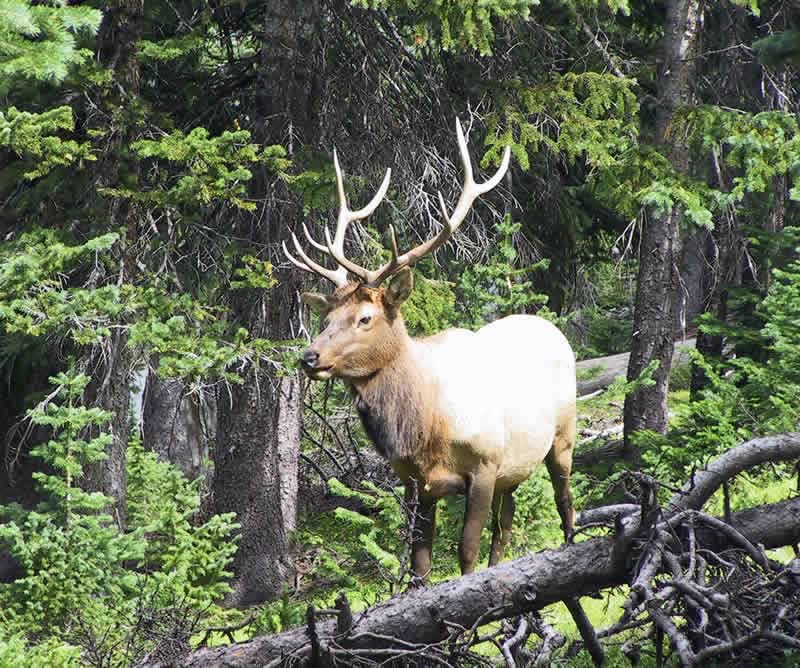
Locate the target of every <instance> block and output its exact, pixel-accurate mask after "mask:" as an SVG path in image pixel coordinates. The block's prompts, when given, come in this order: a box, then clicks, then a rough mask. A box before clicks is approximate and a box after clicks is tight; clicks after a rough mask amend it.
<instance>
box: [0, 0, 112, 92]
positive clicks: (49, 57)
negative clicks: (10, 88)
mask: <svg viewBox="0 0 800 668" xmlns="http://www.w3.org/2000/svg"><path fill="white" fill-rule="evenodd" d="M101 17H102V14H101V13H100V11H99V10H97V9H94V8H92V7H86V6H71V5H68V4H67V2H66V1H65V0H50V1H47V2H41V3H40V2H37V3H34V2H32V1H31V0H3V3H2V4H1V5H0V80H2V81H3V82H4V83H3V84H0V89H2V88H4V87H5V84H7V83H8V82H9V80H10V79H11V78H12V77H28V78H34V79H44V80H51V81H60V80H62V79H64V78H65V77H66V76H67V73H68V71H69V68H70V67H71V66H73V65H77V64H79V63H82V62H83V61H84V60H86V58H88V57H89V56H91V51H90V50H88V49H81V48H79V46H78V44H77V42H76V39H75V34H76V33H80V32H86V33H88V34H94V33H96V32H97V29H98V28H99V27H100V19H101Z"/></svg>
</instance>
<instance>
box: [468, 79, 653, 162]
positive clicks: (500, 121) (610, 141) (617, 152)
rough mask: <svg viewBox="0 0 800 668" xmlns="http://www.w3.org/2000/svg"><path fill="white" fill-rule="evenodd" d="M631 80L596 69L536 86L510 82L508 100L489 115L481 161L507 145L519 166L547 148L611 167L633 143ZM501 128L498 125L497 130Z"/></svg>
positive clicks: (635, 112)
mask: <svg viewBox="0 0 800 668" xmlns="http://www.w3.org/2000/svg"><path fill="white" fill-rule="evenodd" d="M633 85H634V81H633V80H631V79H620V78H619V77H616V76H613V75H611V74H598V73H596V72H584V73H580V74H577V73H572V72H570V73H567V74H564V75H561V76H558V77H554V78H553V79H552V80H550V81H548V82H546V83H542V84H540V85H537V86H522V85H519V84H514V85H513V86H512V87H511V88H510V89H509V91H508V93H507V94H508V96H509V98H510V100H509V104H508V105H507V106H506V107H505V108H504V109H503V110H502V112H501V113H499V114H495V115H492V116H490V117H489V119H488V121H489V133H488V134H487V138H486V143H487V145H488V147H489V150H488V151H487V153H486V155H485V156H484V158H483V164H484V165H486V164H489V163H491V162H494V161H497V160H498V159H499V156H500V154H501V153H502V150H503V149H504V148H505V146H511V150H512V153H513V154H514V157H516V158H517V160H518V161H519V163H520V165H521V166H522V168H523V169H528V168H529V166H530V157H529V156H530V154H533V153H536V152H539V151H541V150H542V149H546V150H548V151H550V152H551V153H555V154H557V155H563V156H564V158H565V159H566V160H567V161H568V162H571V163H574V162H576V161H578V160H581V161H585V162H586V164H587V166H588V167H589V168H590V169H605V168H608V167H610V166H613V165H616V164H617V163H618V161H619V160H620V158H621V157H622V156H623V155H624V154H625V153H627V152H628V151H629V150H630V149H631V148H632V147H634V146H636V144H637V141H638V133H639V124H638V112H639V102H638V100H637V97H636V95H635V94H634V92H633ZM501 128H502V129H501Z"/></svg>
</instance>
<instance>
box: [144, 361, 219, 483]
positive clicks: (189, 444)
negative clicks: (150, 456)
mask: <svg viewBox="0 0 800 668" xmlns="http://www.w3.org/2000/svg"><path fill="white" fill-rule="evenodd" d="M143 403H144V405H143V407H142V438H143V441H144V447H145V449H147V450H152V451H153V452H155V453H156V454H157V455H158V457H159V458H160V459H163V460H164V461H168V462H171V463H172V464H174V465H175V466H177V467H178V468H179V469H180V470H181V471H183V473H184V474H185V475H186V477H188V478H190V479H194V478H197V477H198V476H201V475H207V474H208V473H209V470H208V458H209V446H210V444H211V442H212V440H213V439H214V436H215V433H214V430H215V428H216V398H215V397H213V396H207V394H206V393H203V392H198V393H194V394H192V395H190V396H187V395H186V385H185V383H184V382H183V381H180V380H175V379H169V378H167V379H162V378H159V377H158V374H157V373H156V372H154V371H151V372H150V373H149V374H148V377H147V384H146V387H145V393H144V399H143Z"/></svg>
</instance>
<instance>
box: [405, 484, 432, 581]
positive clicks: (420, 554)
mask: <svg viewBox="0 0 800 668" xmlns="http://www.w3.org/2000/svg"><path fill="white" fill-rule="evenodd" d="M411 489H413V488H412V486H411V485H410V484H406V503H407V505H408V509H409V513H414V517H413V518H410V519H411V520H413V521H412V522H410V524H411V525H412V526H413V527H414V530H413V532H412V534H411V570H412V571H413V572H414V578H415V580H418V582H417V584H419V583H421V582H424V581H425V580H426V579H427V578H428V576H429V575H430V572H431V563H432V559H433V557H432V552H433V536H434V534H435V532H436V502H437V501H438V499H435V498H433V497H432V496H430V495H429V494H425V493H423V492H420V493H419V495H418V500H417V504H416V508H414V505H413V499H411V498H410V496H411V493H410V490H411Z"/></svg>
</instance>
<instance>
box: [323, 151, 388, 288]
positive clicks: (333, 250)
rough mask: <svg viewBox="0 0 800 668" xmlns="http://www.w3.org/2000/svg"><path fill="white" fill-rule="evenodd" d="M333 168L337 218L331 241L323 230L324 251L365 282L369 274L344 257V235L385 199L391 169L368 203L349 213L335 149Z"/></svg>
mask: <svg viewBox="0 0 800 668" xmlns="http://www.w3.org/2000/svg"><path fill="white" fill-rule="evenodd" d="M333 167H334V170H335V171H336V188H337V190H338V192H339V217H338V218H337V220H336V233H335V234H334V235H333V240H331V237H330V232H329V231H328V229H327V228H326V229H325V240H326V241H327V242H328V246H327V248H326V249H325V250H326V252H327V253H328V254H329V255H330V256H331V257H332V258H333V259H334V260H336V262H338V263H339V265H340V266H342V267H344V268H345V269H347V271H349V272H350V273H351V274H353V275H355V276H358V277H359V278H360V279H361V280H363V281H367V280H368V277H369V274H370V272H369V271H368V270H367V269H366V268H365V267H361V266H360V265H357V264H356V263H355V262H352V261H350V260H348V259H347V258H346V257H345V256H344V235H345V232H346V231H347V228H348V227H349V225H350V223H352V222H353V221H354V220H362V219H364V218H366V217H367V216H369V215H370V214H372V213H373V211H375V209H377V208H378V205H379V204H380V203H381V201H382V200H383V198H384V197H386V191H387V190H388V189H389V182H390V180H391V178H392V170H391V168H390V169H387V170H386V174H385V175H384V177H383V181H382V182H381V185H380V187H379V188H378V191H377V192H376V193H375V195H374V196H373V198H372V199H371V200H370V201H369V203H368V204H367V205H366V206H364V207H363V208H361V209H358V210H357V211H351V210H350V207H349V206H348V204H347V195H346V194H345V191H344V176H343V175H342V168H341V167H340V165H339V156H338V155H337V153H336V149H335V148H334V149H333Z"/></svg>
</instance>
